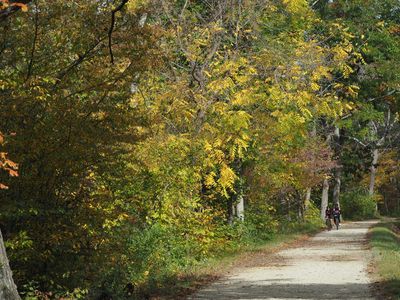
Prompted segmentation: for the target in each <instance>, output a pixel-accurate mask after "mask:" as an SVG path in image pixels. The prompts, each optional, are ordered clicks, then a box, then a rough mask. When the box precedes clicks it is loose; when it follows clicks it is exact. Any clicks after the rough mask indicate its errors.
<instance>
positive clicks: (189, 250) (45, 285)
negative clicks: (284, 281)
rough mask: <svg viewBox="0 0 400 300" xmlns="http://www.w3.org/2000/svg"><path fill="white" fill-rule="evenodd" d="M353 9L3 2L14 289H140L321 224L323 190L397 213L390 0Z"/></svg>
mask: <svg viewBox="0 0 400 300" xmlns="http://www.w3.org/2000/svg"><path fill="white" fill-rule="evenodd" d="M364 2H365V1H351V3H349V1H344V0H343V1H342V0H339V1H336V0H335V1H325V0H321V1H310V3H309V2H307V1H305V0H208V1H198V0H190V1H189V0H179V1H162V0H129V1H127V0H126V1H124V0H121V1H109V0H107V1H106V0H104V1H103V0H87V1H62V0H55V1H51V3H50V2H49V1H44V0H34V1H21V2H16V1H11V0H10V1H5V0H0V22H1V26H2V27H3V30H2V32H1V33H0V39H1V41H2V42H1V48H0V53H1V60H0V120H1V122H0V146H1V147H2V148H1V149H0V168H5V170H6V171H7V172H3V173H2V174H0V183H1V185H0V188H2V187H6V186H7V187H9V188H8V189H4V190H2V191H0V193H1V199H2V201H1V203H0V226H1V229H2V232H3V234H4V236H5V239H6V245H7V247H8V250H9V251H8V253H9V257H10V261H11V263H12V268H13V270H14V277H15V278H14V279H15V281H16V283H17V284H18V286H19V290H20V291H21V292H22V293H24V295H26V297H28V296H29V297H39V298H40V297H42V298H43V297H50V296H52V297H55V298H57V297H61V296H65V297H70V298H72V299H77V298H89V299H97V298H101V297H103V298H106V297H109V298H110V297H114V298H115V299H124V298H126V297H142V296H143V295H144V294H145V293H146V289H149V287H150V288H157V286H158V285H159V284H160V282H162V281H163V280H167V279H168V278H173V277H174V276H176V274H178V272H179V271H180V270H182V269H184V268H185V267H188V266H192V265H195V264H197V263H199V262H200V261H202V260H204V259H206V258H207V257H210V256H213V255H217V254H218V253H223V252H226V251H232V250H234V249H237V248H240V247H241V246H242V245H245V244H248V243H254V242H260V241H262V240H267V239H269V238H271V237H272V236H273V235H274V234H276V233H279V232H283V231H288V230H293V229H295V228H300V227H302V226H309V225H310V224H311V225H319V224H320V211H322V212H323V211H324V210H325V207H326V204H327V203H325V202H324V201H321V199H320V198H321V197H320V195H321V192H323V191H324V192H325V195H328V194H329V193H328V190H327V188H329V185H331V186H332V187H333V193H332V192H331V194H329V196H330V197H331V196H333V201H334V202H338V201H339V196H340V189H342V190H343V188H344V189H345V190H346V189H347V190H348V191H347V193H346V194H345V199H344V203H343V205H344V206H343V209H344V210H347V211H350V210H351V209H356V210H357V212H355V215H354V216H357V217H369V216H371V213H372V214H375V204H376V200H378V201H380V203H381V204H379V206H380V208H381V212H383V213H394V212H395V211H396V210H397V211H400V209H399V207H400V206H399V205H400V204H399V200H398V199H399V197H398V196H399V192H400V191H399V185H398V181H399V180H400V173H399V165H398V148H397V144H396V143H397V142H398V138H399V133H400V131H399V126H398V109H399V103H400V102H399V100H400V99H399V97H398V92H399V81H398V77H399V73H398V72H399V71H398V70H400V69H399V68H396V66H397V64H398V63H399V61H400V57H399V55H400V51H399V47H398V46H399V42H400V36H399V32H400V24H399V22H400V15H399V13H400V7H399V4H398V3H397V1H394V0H392V1H391V0H385V1H377V0H375V1H372V0H370V1H368V2H369V3H368V4H369V5H365V4H364ZM3 135H5V136H6V137H7V138H6V140H5V141H6V142H4V143H3ZM3 148H4V150H3ZM5 153H8V156H6V154H5ZM8 157H9V158H8ZM10 159H11V160H12V161H11V160H10ZM13 162H16V163H18V173H19V176H18V177H15V176H14V177H10V176H9V175H10V174H11V175H16V174H17V173H16V168H17V165H16V163H13ZM8 173H9V174H8ZM323 183H324V184H323ZM354 187H357V188H360V189H363V190H366V191H368V192H366V195H365V197H361V196H358V195H357V192H352V191H351V190H352V189H354ZM365 199H367V200H368V201H367V200H365ZM371 199H373V201H372V200H371ZM370 200H371V201H370ZM396 201H397V202H396ZM367 202H368V203H367ZM396 205H397V206H396ZM366 206H368V208H366ZM243 207H244V211H243ZM364 208H365V209H366V210H367V211H366V212H364ZM371 209H372V211H371ZM361 211H362V212H361ZM34 295H36V296H34Z"/></svg>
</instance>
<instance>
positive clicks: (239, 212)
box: [236, 194, 244, 221]
mask: <svg viewBox="0 0 400 300" xmlns="http://www.w3.org/2000/svg"><path fill="white" fill-rule="evenodd" d="M236 217H238V218H239V220H241V221H244V199H243V195H242V194H240V195H238V199H237V203H236Z"/></svg>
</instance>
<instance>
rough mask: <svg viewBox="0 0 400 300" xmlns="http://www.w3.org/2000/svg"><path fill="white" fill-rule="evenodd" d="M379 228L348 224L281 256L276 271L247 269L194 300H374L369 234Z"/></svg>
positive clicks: (370, 222) (198, 295) (272, 265)
mask: <svg viewBox="0 0 400 300" xmlns="http://www.w3.org/2000/svg"><path fill="white" fill-rule="evenodd" d="M374 223H375V222H373V221H369V222H354V223H349V224H345V225H344V226H342V228H340V229H339V230H332V231H329V232H328V231H326V232H322V233H320V234H318V235H316V236H315V237H313V238H312V239H310V240H309V241H308V242H307V243H306V245H304V246H303V247H299V248H292V249H288V250H284V251H281V252H279V253H277V254H276V255H275V256H276V257H274V258H275V259H273V260H272V261H273V262H272V263H271V266H267V267H265V266H263V267H255V268H246V269H242V270H240V271H238V272H237V273H236V274H234V275H232V276H230V277H229V278H227V279H225V280H222V281H220V282H217V283H215V284H212V285H210V286H208V287H206V288H205V289H203V290H201V291H199V292H198V293H197V294H195V295H193V296H192V297H191V298H190V299H193V300H194V299H374V298H373V296H372V295H371V290H370V287H369V285H370V281H369V279H368V277H367V272H366V268H367V264H368V258H369V252H368V250H367V248H366V233H367V231H368V228H369V227H370V226H371V225H372V224H374Z"/></svg>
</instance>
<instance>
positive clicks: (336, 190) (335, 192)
mask: <svg viewBox="0 0 400 300" xmlns="http://www.w3.org/2000/svg"><path fill="white" fill-rule="evenodd" d="M341 175H342V170H341V169H340V167H338V168H337V169H336V170H335V186H334V187H333V205H336V204H337V205H338V206H339V207H340V185H341V180H340V177H341Z"/></svg>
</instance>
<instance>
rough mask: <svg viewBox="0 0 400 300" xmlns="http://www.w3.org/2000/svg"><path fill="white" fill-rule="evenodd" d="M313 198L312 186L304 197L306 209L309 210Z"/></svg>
mask: <svg viewBox="0 0 400 300" xmlns="http://www.w3.org/2000/svg"><path fill="white" fill-rule="evenodd" d="M310 200H311V188H307V191H306V197H305V199H304V210H307V208H308V206H309V205H310Z"/></svg>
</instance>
